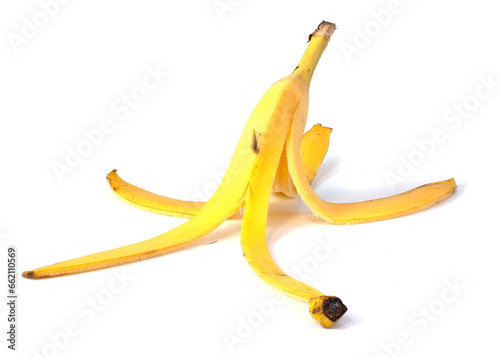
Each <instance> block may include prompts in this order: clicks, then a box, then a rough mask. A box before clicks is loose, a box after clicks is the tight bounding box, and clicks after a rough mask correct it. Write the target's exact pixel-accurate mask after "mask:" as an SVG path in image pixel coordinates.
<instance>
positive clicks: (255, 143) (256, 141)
mask: <svg viewBox="0 0 500 358" xmlns="http://www.w3.org/2000/svg"><path fill="white" fill-rule="evenodd" d="M257 136H258V138H257ZM260 136H261V133H258V134H257V133H255V129H254V130H253V137H252V151H253V152H254V153H255V154H259V149H260V144H259V139H260Z"/></svg>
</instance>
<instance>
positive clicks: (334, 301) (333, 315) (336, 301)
mask: <svg viewBox="0 0 500 358" xmlns="http://www.w3.org/2000/svg"><path fill="white" fill-rule="evenodd" d="M346 312H347V307H346V306H345V305H344V304H343V303H342V301H341V300H340V298H338V297H329V298H327V299H326V300H324V301H323V313H324V314H325V316H327V317H328V318H329V319H331V320H332V321H333V322H337V321H338V320H339V319H340V317H342V316H343V315H344V313H346Z"/></svg>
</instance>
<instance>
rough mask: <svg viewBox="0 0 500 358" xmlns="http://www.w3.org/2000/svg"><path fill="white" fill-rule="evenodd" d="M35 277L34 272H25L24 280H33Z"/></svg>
mask: <svg viewBox="0 0 500 358" xmlns="http://www.w3.org/2000/svg"><path fill="white" fill-rule="evenodd" d="M34 276H35V273H34V272H33V271H24V272H23V277H24V278H33V277H34Z"/></svg>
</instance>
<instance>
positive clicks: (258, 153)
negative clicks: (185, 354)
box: [23, 21, 456, 328]
mask: <svg viewBox="0 0 500 358" xmlns="http://www.w3.org/2000/svg"><path fill="white" fill-rule="evenodd" d="M334 30H335V25H334V24H332V23H329V22H325V21H323V22H322V23H321V24H320V25H319V26H318V28H317V29H316V30H315V31H314V32H313V33H312V34H311V35H310V37H309V44H308V46H307V48H306V51H305V53H304V55H303V57H302V59H301V60H300V62H299V64H298V66H297V67H296V68H295V70H294V71H293V72H292V73H291V74H290V75H289V76H287V77H285V78H283V79H281V80H279V81H278V82H276V83H275V84H273V85H272V86H271V87H270V88H269V89H268V91H267V92H266V93H265V94H264V96H263V97H262V99H261V100H260V101H259V103H258V104H257V106H256V107H255V109H254V111H253V112H252V114H251V115H250V118H249V120H248V121H247V123H246V125H245V128H244V129H243V133H242V135H241V137H240V140H239V142H238V144H237V146H236V150H235V152H234V154H233V157H232V159H231V161H230V163H229V166H228V168H227V171H226V173H225V175H224V177H223V179H222V181H221V183H220V185H219V187H218V189H217V190H216V192H215V193H214V195H213V196H212V197H211V198H210V200H208V201H207V202H206V203H201V202H190V201H183V200H178V199H171V198H166V197H162V196H160V195H157V194H153V193H150V192H148V191H145V190H143V189H140V188H138V187H136V186H134V185H132V184H129V183H127V182H125V181H123V180H122V179H121V178H120V177H119V176H118V174H117V173H116V171H112V172H111V173H110V174H109V175H108V181H109V184H110V186H111V188H112V190H113V191H114V192H115V193H116V194H117V195H118V196H120V197H121V198H122V199H124V200H126V201H127V202H128V203H129V204H131V205H134V206H137V207H139V208H141V209H144V210H147V211H150V212H155V213H159V214H164V215H172V216H177V217H183V218H187V219H189V220H187V221H186V222H184V223H183V224H181V225H179V226H178V227H176V228H174V229H173V230H171V231H168V232H166V233H164V234H162V235H159V236H157V237H154V238H152V239H149V240H145V241H142V242H138V243H136V244H132V245H127V246H123V247H119V248H116V249H112V250H108V251H103V252H100V253H96V254H92V255H87V256H82V257H79V258H75V259H71V260H66V261H62V262H59V263H55V264H52V265H48V266H44V267H41V268H38V269H35V270H30V271H25V272H23V277H25V278H32V279H38V278H45V277H54V276H62V275H69V274H75V273H80V272H86V271H91V270H97V269H102V268H106V267H111V266H116V265H121V264H124V263H128V262H133V261H139V260H143V259H146V258H149V257H154V256H158V255H163V254H166V253H169V252H173V251H175V250H179V249H181V248H185V247H188V246H191V245H195V244H196V243H198V242H199V241H200V240H201V239H202V238H203V237H204V236H205V235H206V234H208V233H209V232H211V231H213V230H214V229H215V228H217V227H218V226H219V225H220V224H221V223H222V222H224V221H225V220H226V219H228V218H230V217H232V216H233V214H234V213H235V212H237V211H238V210H240V209H241V208H242V207H243V206H244V207H245V208H244V213H243V218H242V224H241V225H242V228H241V246H242V249H243V253H244V257H245V259H246V260H247V262H248V263H249V265H250V266H251V267H252V269H253V270H254V271H255V272H256V273H257V275H259V276H260V277H261V278H262V279H263V280H264V281H266V282H268V283H269V284H271V285H272V286H273V287H275V288H276V289H278V290H280V291H282V292H284V293H285V294H287V295H289V296H291V297H294V298H297V299H299V300H304V301H306V302H308V303H309V312H310V314H311V316H312V317H313V318H314V319H315V320H316V321H318V322H319V323H320V324H321V326H323V327H325V328H329V327H331V326H333V325H334V324H335V323H336V322H338V320H339V319H340V318H341V317H342V315H343V314H344V313H345V312H346V311H347V307H346V306H345V305H344V304H343V302H342V301H341V300H340V298H338V297H337V296H327V295H325V294H323V293H322V292H320V291H318V290H316V289H315V288H313V287H311V286H309V285H307V284H305V283H303V282H301V281H299V280H297V279H295V278H293V277H290V276H288V275H287V274H285V273H284V272H283V271H282V270H281V269H280V268H279V267H278V266H277V265H276V264H275V262H274V260H273V258H272V257H271V255H270V253H269V251H268V248H267V245H266V222H267V216H268V207H269V199H270V195H271V192H272V191H273V190H274V191H275V192H281V193H283V194H285V195H287V196H289V197H295V196H297V195H298V196H300V198H301V199H302V200H303V201H304V202H305V203H306V204H307V205H308V206H309V208H310V209H311V210H312V211H313V212H314V213H315V214H316V215H317V216H319V217H321V218H322V219H324V220H326V221H328V222H330V223H332V224H357V223H366V222H372V221H377V220H385V219H390V218H395V217H399V216H403V215H407V214H411V213H415V212H418V211H420V210H423V209H425V208H428V207H430V206H432V205H434V204H436V203H437V202H440V201H442V200H444V199H445V198H447V197H449V196H450V195H451V194H452V193H453V192H454V191H455V189H456V184H455V181H454V180H453V179H449V180H444V181H440V182H435V183H430V184H426V185H423V186H420V187H418V188H415V189H412V190H409V191H407V192H404V193H401V194H398V195H393V196H390V197H387V198H380V199H374V200H368V201H363V202H357V203H331V202H327V201H324V200H322V199H320V198H319V197H318V196H317V195H316V194H315V193H314V191H313V189H312V187H311V182H312V180H313V179H314V176H315V174H316V172H317V170H318V167H319V165H320V164H321V162H322V160H323V158H324V155H325V154H326V150H327V149H328V142H329V135H330V129H329V128H326V127H322V126H319V127H317V126H315V127H313V129H314V130H312V131H309V132H308V133H306V134H305V135H303V131H304V127H305V123H306V118H307V111H308V105H309V86H310V82H311V78H312V75H313V73H314V70H315V68H316V65H317V64H318V61H319V59H320V57H321V55H322V53H323V51H324V50H325V48H326V46H327V44H328V42H329V40H330V37H331V35H332V34H333V32H334Z"/></svg>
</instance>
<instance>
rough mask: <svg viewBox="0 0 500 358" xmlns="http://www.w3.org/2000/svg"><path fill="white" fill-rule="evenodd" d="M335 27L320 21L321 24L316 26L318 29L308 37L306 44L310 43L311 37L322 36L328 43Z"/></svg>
mask: <svg viewBox="0 0 500 358" xmlns="http://www.w3.org/2000/svg"><path fill="white" fill-rule="evenodd" d="M335 29H336V26H335V24H332V23H331V22H328V21H322V22H321V24H319V25H318V28H317V29H316V30H315V31H314V32H313V33H312V34H310V35H309V39H308V40H307V42H309V41H311V37H313V36H323V37H324V38H325V39H326V40H327V41H330V37H331V36H332V34H333V32H334V31H335Z"/></svg>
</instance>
